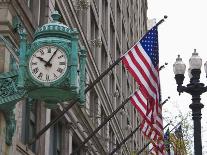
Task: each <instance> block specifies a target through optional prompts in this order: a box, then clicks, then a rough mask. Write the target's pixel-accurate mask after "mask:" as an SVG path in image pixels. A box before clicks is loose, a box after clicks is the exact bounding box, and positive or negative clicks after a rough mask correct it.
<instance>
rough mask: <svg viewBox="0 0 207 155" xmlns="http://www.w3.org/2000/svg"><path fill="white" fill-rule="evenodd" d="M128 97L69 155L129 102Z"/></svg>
mask: <svg viewBox="0 0 207 155" xmlns="http://www.w3.org/2000/svg"><path fill="white" fill-rule="evenodd" d="M130 97H131V96H129V97H128V98H127V99H126V100H124V101H123V102H122V104H121V105H120V106H119V107H118V108H117V109H116V110H115V111H113V112H112V113H111V114H110V115H109V116H107V117H106V119H105V120H104V121H103V122H102V123H101V124H100V125H99V126H98V127H97V128H96V129H95V130H94V131H93V132H92V133H91V134H90V135H89V136H88V137H87V138H86V139H85V140H84V141H83V142H82V143H81V144H80V145H79V147H78V148H77V149H76V150H74V151H73V152H72V153H71V155H74V154H75V153H77V152H78V151H79V150H80V149H81V148H82V147H83V146H84V145H85V144H86V143H87V142H88V141H89V140H90V139H91V138H92V137H93V136H94V135H95V134H96V133H97V132H98V131H99V130H100V129H101V128H102V127H103V126H104V125H105V124H106V123H107V122H108V121H109V120H110V119H111V118H112V117H113V116H114V115H115V114H116V113H117V112H118V111H119V110H120V109H122V108H123V107H124V106H125V105H126V103H127V102H128V101H129V100H130Z"/></svg>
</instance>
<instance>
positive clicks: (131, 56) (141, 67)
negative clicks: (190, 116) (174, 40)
mask: <svg viewBox="0 0 207 155" xmlns="http://www.w3.org/2000/svg"><path fill="white" fill-rule="evenodd" d="M122 62H123V64H124V65H125V67H126V68H127V69H128V71H129V72H130V73H131V74H132V76H133V77H134V78H135V80H136V81H137V83H138V85H139V86H140V88H139V89H140V91H141V92H142V95H143V97H144V98H145V99H146V100H147V111H146V112H147V113H149V111H151V110H152V112H153V115H155V116H156V115H157V114H158V105H159V100H160V94H159V92H160V91H159V84H160V82H159V72H158V70H159V53H158V32H157V26H154V27H153V28H152V29H151V30H149V31H148V32H147V33H146V34H145V35H144V37H143V38H142V39H141V40H140V41H139V42H137V43H136V44H135V45H134V46H133V47H132V48H131V49H130V50H128V51H127V52H126V53H125V54H124V56H123V59H122ZM140 99H141V98H140ZM140 102H143V101H141V100H140ZM152 119H153V117H152Z"/></svg>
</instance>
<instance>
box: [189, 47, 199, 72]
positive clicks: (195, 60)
mask: <svg viewBox="0 0 207 155" xmlns="http://www.w3.org/2000/svg"><path fill="white" fill-rule="evenodd" d="M189 64H190V68H191V69H201V66H202V59H201V57H200V56H198V53H197V52H196V49H194V52H193V53H192V56H191V58H190V59H189Z"/></svg>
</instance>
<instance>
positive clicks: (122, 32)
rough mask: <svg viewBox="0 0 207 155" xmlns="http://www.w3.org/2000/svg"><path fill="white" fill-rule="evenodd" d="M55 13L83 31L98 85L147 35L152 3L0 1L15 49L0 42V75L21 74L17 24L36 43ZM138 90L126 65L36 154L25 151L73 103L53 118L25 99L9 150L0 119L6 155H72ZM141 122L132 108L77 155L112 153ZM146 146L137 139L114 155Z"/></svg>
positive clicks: (90, 77) (1, 23)
mask: <svg viewBox="0 0 207 155" xmlns="http://www.w3.org/2000/svg"><path fill="white" fill-rule="evenodd" d="M54 10H58V11H59V13H60V14H61V15H62V18H61V22H62V23H64V24H66V25H67V26H68V27H71V28H77V30H78V31H79V33H80V35H79V37H80V41H79V46H84V47H85V48H86V49H87V69H86V71H87V75H86V76H87V82H86V84H90V82H92V81H94V80H95V79H96V78H97V77H98V76H99V75H100V74H101V73H102V72H103V71H104V70H105V69H107V68H108V67H109V65H110V64H112V63H113V62H114V61H115V60H116V59H117V58H119V57H120V56H121V55H122V54H123V53H124V52H126V51H127V49H130V47H131V46H132V45H133V44H134V43H135V42H137V41H138V40H139V39H140V38H141V37H142V36H143V35H144V34H145V32H146V31H147V1H146V0H139V1H137V0H0V34H1V35H2V36H4V38H6V39H7V41H8V42H9V46H8V45H5V43H4V42H3V41H2V40H1V41H0V72H8V71H10V70H15V69H17V66H18V65H17V64H18V63H17V62H16V59H17V55H18V51H17V50H15V49H18V47H19V37H18V34H17V31H16V25H17V24H16V23H18V21H19V20H18V19H20V23H21V24H22V25H23V26H24V27H25V29H26V31H27V33H28V40H29V41H32V40H33V34H34V32H35V29H36V28H37V27H39V26H42V25H43V24H45V23H48V22H50V21H51V17H50V15H51V13H52V12H53V11H54ZM134 90H136V84H135V81H134V80H133V78H132V77H131V76H130V75H129V74H128V72H127V71H126V69H125V68H124V67H123V65H122V64H121V63H120V64H119V65H117V66H116V67H115V68H113V69H112V70H111V71H110V72H109V74H107V75H106V76H105V77H104V78H103V79H102V80H101V82H99V83H98V84H97V85H96V86H95V87H94V88H93V89H92V90H90V92H88V93H87V94H86V99H87V100H86V103H85V105H84V107H80V106H79V105H78V104H76V105H75V106H73V108H72V109H70V110H69V111H68V112H67V113H66V114H65V116H64V118H62V119H61V120H60V121H59V122H58V123H57V124H55V125H54V126H53V127H51V128H50V129H49V130H48V131H47V132H46V133H45V134H44V135H42V136H41V137H40V138H39V139H38V140H37V141H36V143H35V144H33V145H31V146H27V145H26V144H27V143H28V142H29V141H30V140H31V139H32V138H33V137H34V136H35V134H36V133H37V132H38V131H39V130H40V129H42V128H43V127H44V126H45V125H46V124H47V123H49V122H50V121H51V120H53V119H54V118H55V117H56V116H58V113H60V111H61V110H62V109H63V106H64V104H67V103H60V104H59V109H55V110H50V109H46V108H45V106H44V103H43V102H42V101H37V100H33V99H31V98H25V99H24V100H22V101H20V102H18V103H17V104H16V108H15V115H16V116H15V117H16V130H15V134H14V136H13V143H12V145H11V146H8V145H7V144H5V119H4V116H3V114H2V113H1V112H0V155H70V153H72V151H73V150H75V149H76V148H77V147H78V146H79V145H80V143H81V141H83V140H84V139H85V138H86V137H87V136H88V135H89V134H90V133H91V132H92V131H93V130H94V129H95V128H96V127H97V126H98V125H99V124H100V123H101V122H103V120H104V118H105V117H106V116H107V115H109V114H111V113H112V112H113V111H114V110H115V109H116V108H117V107H118V106H119V105H120V104H121V102H122V101H124V99H126V98H127V97H128V96H129V95H130V94H132V93H133V92H134ZM140 121H141V120H140V116H139V113H138V112H137V111H136V109H135V108H134V107H133V106H132V105H131V104H130V103H127V104H126V105H125V108H123V109H122V110H120V111H119V112H118V114H116V115H115V116H114V117H113V119H111V120H110V121H109V122H108V123H107V124H106V125H105V126H104V127H103V128H102V129H101V130H100V131H99V132H98V133H97V134H96V135H95V136H94V137H93V138H92V139H91V140H90V141H89V142H88V143H87V145H86V146H85V147H84V148H82V149H81V151H80V152H78V155H79V154H80V155H82V154H83V155H85V154H86V155H90V154H91V155H105V154H107V153H109V152H111V151H112V150H113V149H114V148H115V147H116V146H117V144H118V143H120V142H121V141H122V140H123V139H124V138H125V137H126V136H127V135H128V134H130V132H131V131H133V129H135V128H136V127H137V126H138V125H139V123H140ZM145 143H146V140H145V139H144V137H143V136H142V134H141V133H140V131H138V132H136V134H134V135H133V137H132V138H130V139H129V140H128V141H127V142H126V143H125V144H124V145H123V146H122V147H121V148H120V149H119V150H118V151H117V152H116V154H117V155H121V154H123V155H130V154H133V153H136V151H137V150H139V149H141V148H142V147H143V146H144V144H145Z"/></svg>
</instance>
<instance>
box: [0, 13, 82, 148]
mask: <svg viewBox="0 0 207 155" xmlns="http://www.w3.org/2000/svg"><path fill="white" fill-rule="evenodd" d="M52 18H53V21H52V22H50V23H48V24H45V25H43V26H42V27H40V28H38V29H37V30H36V32H35V34H34V40H33V42H32V43H31V44H27V40H26V38H27V37H26V32H25V31H24V30H21V31H19V35H20V48H19V53H20V55H19V67H18V70H16V71H11V72H7V73H1V74H0V110H1V111H3V113H4V116H5V120H6V143H7V144H8V145H11V142H12V136H13V133H14V130H15V116H14V113H13V109H14V107H15V104H16V103H17V102H18V101H20V100H22V99H23V98H24V97H31V98H33V99H38V100H41V101H45V102H46V106H47V108H56V107H57V103H60V102H64V101H70V100H74V99H75V100H76V99H79V103H84V101H85V93H84V91H85V63H86V54H85V53H86V51H85V50H84V49H78V32H77V30H76V29H71V28H69V27H67V26H66V25H64V24H62V23H60V22H58V20H59V18H60V15H59V14H58V12H57V11H55V12H54V13H53V14H52ZM79 53H80V54H79Z"/></svg>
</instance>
